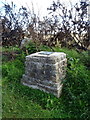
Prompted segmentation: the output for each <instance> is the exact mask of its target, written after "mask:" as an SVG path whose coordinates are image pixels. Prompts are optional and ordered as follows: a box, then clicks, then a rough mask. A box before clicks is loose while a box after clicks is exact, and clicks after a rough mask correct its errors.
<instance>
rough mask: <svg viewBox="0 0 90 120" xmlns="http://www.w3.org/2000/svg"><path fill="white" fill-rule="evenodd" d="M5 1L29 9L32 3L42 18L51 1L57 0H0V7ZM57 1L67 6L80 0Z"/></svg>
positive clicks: (46, 13) (46, 12) (36, 12)
mask: <svg viewBox="0 0 90 120" xmlns="http://www.w3.org/2000/svg"><path fill="white" fill-rule="evenodd" d="M5 1H6V2H7V3H11V1H13V3H14V4H15V5H16V6H17V7H18V8H20V7H21V6H24V7H27V8H29V9H30V10H32V4H33V8H34V11H35V14H37V15H39V17H41V19H42V18H43V16H47V15H48V11H47V8H49V7H50V5H51V4H52V3H53V1H55V2H57V0H0V7H1V6H2V5H3V4H2V2H3V3H5ZM59 1H60V2H61V3H63V4H65V5H66V6H67V7H68V8H69V7H70V2H71V3H72V5H75V3H78V2H79V1H80V0H59ZM85 1H86V0H85ZM0 10H1V9H0Z"/></svg>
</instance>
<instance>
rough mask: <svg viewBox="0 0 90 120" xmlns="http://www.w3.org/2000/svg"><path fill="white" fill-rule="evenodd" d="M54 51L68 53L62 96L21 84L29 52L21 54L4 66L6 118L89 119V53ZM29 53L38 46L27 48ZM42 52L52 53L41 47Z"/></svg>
mask: <svg viewBox="0 0 90 120" xmlns="http://www.w3.org/2000/svg"><path fill="white" fill-rule="evenodd" d="M31 45H32V44H31ZM53 49H54V51H57V52H65V53H66V54H67V59H68V65H67V75H66V78H65V80H64V81H63V84H64V86H63V90H62V95H61V97H60V98H56V97H55V96H53V95H52V94H47V93H44V92H42V91H40V90H34V89H32V88H28V87H27V86H23V85H22V84H21V78H22V74H23V73H24V62H25V56H26V53H25V52H23V51H21V52H20V54H18V56H17V57H16V58H15V59H14V60H12V61H8V62H5V59H4V62H3V64H2V77H3V80H2V85H3V87H2V91H3V92H2V95H3V118H8V117H9V118H10V117H11V118H12V117H14V118H15V117H16V118H46V117H47V118H78V119H79V118H83V119H85V120H86V119H89V117H90V116H89V90H90V89H89V88H90V70H89V63H88V62H89V60H90V59H89V55H88V54H87V52H84V53H78V52H76V51H75V50H69V49H66V48H62V49H61V48H58V47H57V48H53ZM15 50H17V49H15ZM27 50H28V52H29V54H31V53H34V52H36V51H37V49H36V48H35V45H32V46H30V47H29V46H27ZM41 50H42V51H52V49H50V48H49V47H47V46H40V48H39V49H38V51H41ZM4 51H5V48H4ZM18 51H20V50H19V49H18ZM18 109H19V110H18ZM35 109H36V110H37V112H36V111H35ZM22 111H24V112H23V114H22ZM30 111H31V112H30Z"/></svg>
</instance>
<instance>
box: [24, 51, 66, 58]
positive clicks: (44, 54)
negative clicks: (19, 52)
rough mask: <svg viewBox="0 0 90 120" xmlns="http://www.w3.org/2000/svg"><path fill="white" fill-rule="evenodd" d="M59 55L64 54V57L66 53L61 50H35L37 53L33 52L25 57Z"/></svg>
mask: <svg viewBox="0 0 90 120" xmlns="http://www.w3.org/2000/svg"><path fill="white" fill-rule="evenodd" d="M58 56H59V57H60V56H64V57H66V54H65V53H63V52H48V51H41V52H37V53H33V54H31V55H28V56H26V57H46V58H47V57H48V58H50V57H58Z"/></svg>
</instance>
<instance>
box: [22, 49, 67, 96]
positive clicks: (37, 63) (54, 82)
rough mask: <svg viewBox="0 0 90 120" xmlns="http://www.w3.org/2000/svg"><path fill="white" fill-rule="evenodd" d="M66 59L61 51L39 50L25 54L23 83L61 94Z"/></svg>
mask: <svg viewBox="0 0 90 120" xmlns="http://www.w3.org/2000/svg"><path fill="white" fill-rule="evenodd" d="M66 66H67V59H66V54H65V53H63V52H46V51H41V52H37V53H34V54H31V55H28V56H26V61H25V74H24V75H23V77H22V80H21V81H22V83H23V85H26V86H29V87H31V88H34V89H40V90H43V91H44V92H47V93H52V94H53V95H55V96H57V97H58V98H59V97H60V95H61V91H62V86H63V82H62V81H63V79H64V78H65V75H66Z"/></svg>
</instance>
